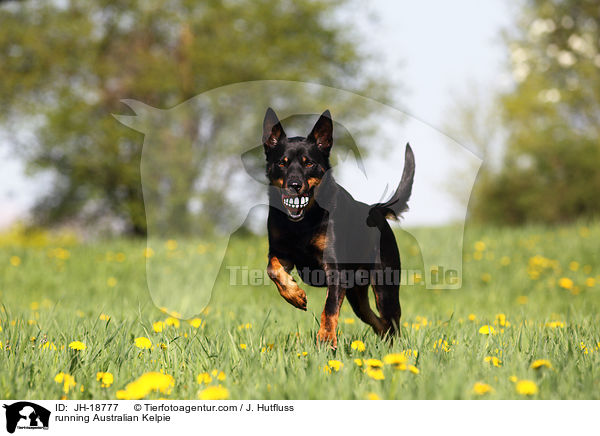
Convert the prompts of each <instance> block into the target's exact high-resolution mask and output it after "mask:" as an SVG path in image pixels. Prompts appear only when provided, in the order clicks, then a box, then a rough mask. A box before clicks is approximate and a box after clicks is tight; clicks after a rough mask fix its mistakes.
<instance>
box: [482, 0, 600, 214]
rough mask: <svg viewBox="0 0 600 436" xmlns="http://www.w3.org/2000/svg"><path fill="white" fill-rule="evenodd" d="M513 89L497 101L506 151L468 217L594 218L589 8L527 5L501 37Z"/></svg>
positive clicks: (597, 30) (593, 38)
mask: <svg viewBox="0 0 600 436" xmlns="http://www.w3.org/2000/svg"><path fill="white" fill-rule="evenodd" d="M505 39H506V42H507V45H508V48H509V49H510V57H511V67H512V73H513V76H514V79H515V86H514V89H511V90H510V91H508V92H505V93H502V94H500V95H499V96H498V99H497V104H498V108H499V111H500V117H501V124H502V127H503V128H504V129H505V130H506V134H507V137H506V144H507V147H506V151H505V156H504V158H503V163H502V166H501V169H500V170H499V171H494V170H493V169H491V168H489V167H488V169H487V171H484V172H483V173H482V175H481V177H480V179H479V180H478V183H477V184H476V186H475V190H474V194H473V201H472V204H471V206H472V207H471V213H472V215H473V217H475V218H478V219H481V220H484V221H493V222H498V223H509V224H519V223H523V222H529V221H533V222H546V223H549V222H562V221H569V220H573V219H575V218H577V217H581V216H594V215H597V214H598V213H599V212H600V203H599V202H598V201H597V200H596V196H597V193H598V192H600V171H598V165H599V163H600V147H599V146H598V145H599V144H600V129H599V127H598V126H600V118H599V114H600V103H599V102H600V74H599V73H600V46H599V44H600V15H599V14H598V3H597V2H596V1H577V0H527V1H525V2H524V4H523V7H522V11H521V16H520V18H519V20H518V24H517V28H516V29H515V31H514V32H511V33H508V34H507V35H506V38H505Z"/></svg>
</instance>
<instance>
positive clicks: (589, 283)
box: [585, 277, 596, 288]
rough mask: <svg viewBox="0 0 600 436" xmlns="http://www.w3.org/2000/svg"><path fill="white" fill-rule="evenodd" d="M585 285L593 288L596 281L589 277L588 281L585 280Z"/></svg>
mask: <svg viewBox="0 0 600 436" xmlns="http://www.w3.org/2000/svg"><path fill="white" fill-rule="evenodd" d="M585 285H586V286H587V287H588V288H593V287H594V286H596V279H595V278H594V277H588V278H587V279H585Z"/></svg>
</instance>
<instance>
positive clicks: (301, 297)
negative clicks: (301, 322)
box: [267, 256, 306, 310]
mask: <svg viewBox="0 0 600 436" xmlns="http://www.w3.org/2000/svg"><path fill="white" fill-rule="evenodd" d="M281 262H283V261H280V260H279V258H277V257H276V256H272V257H271V258H270V259H269V265H268V266H267V274H268V275H269V277H270V278H271V280H273V283H275V286H277V290H278V291H279V293H280V294H281V296H282V297H283V298H284V299H285V301H287V302H288V303H290V304H291V305H292V306H295V307H297V308H298V309H301V310H306V293H305V292H304V291H303V290H302V289H301V288H300V286H298V283H296V281H295V280H294V278H293V277H292V276H291V275H290V274H289V270H290V269H291V268H292V266H291V265H288V264H287V263H286V265H287V266H288V268H287V269H286V268H284V266H283V265H282V263H281Z"/></svg>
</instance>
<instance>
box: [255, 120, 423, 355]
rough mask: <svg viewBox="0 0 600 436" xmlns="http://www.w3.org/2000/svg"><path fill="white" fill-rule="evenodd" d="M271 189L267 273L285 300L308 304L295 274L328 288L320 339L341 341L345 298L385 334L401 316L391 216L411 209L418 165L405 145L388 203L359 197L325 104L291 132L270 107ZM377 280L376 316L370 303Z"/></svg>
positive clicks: (266, 136)
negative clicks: (343, 182) (303, 133)
mask: <svg viewBox="0 0 600 436" xmlns="http://www.w3.org/2000/svg"><path fill="white" fill-rule="evenodd" d="M263 145H264V149H265V154H266V158H267V177H268V178H269V180H270V185H271V186H270V188H269V218H268V231H269V264H268V267H267V272H268V275H269V277H270V278H271V279H272V280H273V282H275V285H276V286H277V289H278V290H279V293H280V294H281V296H282V297H283V298H285V300H286V301H288V302H289V303H290V304H292V305H293V306H296V307H297V308H299V309H302V310H306V293H305V292H304V291H303V290H302V289H301V288H300V287H299V286H298V284H297V283H296V281H295V280H294V279H293V278H292V276H291V275H290V271H291V270H292V269H293V268H294V267H296V269H297V271H298V274H299V275H300V277H301V278H302V280H303V281H304V282H305V283H307V284H309V285H312V286H323V287H325V286H326V287H327V299H326V302H325V308H324V309H323V313H322V315H321V327H320V328H319V332H318V334H317V339H318V341H319V342H328V343H329V344H330V345H331V346H332V347H334V348H335V347H336V346H337V337H336V328H337V323H338V316H339V312H340V307H341V305H342V302H343V300H344V297H346V298H347V299H348V301H349V302H350V305H351V306H352V309H353V310H354V312H355V313H356V315H357V316H358V317H359V318H360V319H361V320H362V321H364V322H366V323H367V324H369V325H370V326H371V327H373V330H375V332H376V333H378V334H379V335H381V336H385V335H386V334H391V333H394V332H396V331H397V329H398V326H399V322H400V300H399V285H400V255H399V253H398V246H397V245H396V240H395V238H394V233H393V232H392V229H391V228H390V225H389V224H388V222H387V221H386V218H392V219H393V218H397V217H398V216H399V214H400V213H401V212H403V211H405V210H407V208H408V206H407V202H408V199H409V197H410V194H411V189H412V183H413V177H414V171H415V164H414V155H413V152H412V150H411V148H410V146H409V145H408V144H407V145H406V157H405V163H404V171H403V173H402V179H401V181H400V185H399V186H398V188H397V189H396V191H395V193H394V194H393V195H392V197H391V199H390V200H389V201H387V202H385V203H378V204H375V205H367V204H364V203H361V202H358V201H356V200H354V199H353V198H352V196H351V195H350V194H349V193H348V192H347V191H345V190H344V189H343V188H342V187H341V186H339V185H338V184H337V183H336V182H335V181H334V179H333V177H332V174H331V166H330V163H329V154H330V151H331V147H332V145H333V122H332V120H331V115H330V113H329V111H325V112H324V113H323V114H322V115H321V117H320V118H319V120H318V121H317V123H316V124H315V126H314V127H313V129H312V131H311V132H310V133H309V134H308V136H307V137H293V138H288V137H287V136H286V134H285V132H284V130H283V128H282V126H281V123H280V122H279V120H278V118H277V115H275V112H274V111H273V110H272V109H271V108H269V109H268V110H267V113H266V115H265V119H264V123H263ZM369 286H372V288H373V291H374V294H375V301H376V305H377V309H378V311H379V315H380V316H377V315H376V314H375V313H374V312H373V310H372V309H371V307H370V305H369V298H368V288H369Z"/></svg>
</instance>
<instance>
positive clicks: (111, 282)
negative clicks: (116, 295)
mask: <svg viewBox="0 0 600 436" xmlns="http://www.w3.org/2000/svg"><path fill="white" fill-rule="evenodd" d="M106 284H107V285H108V286H109V287H111V288H114V287H115V286H117V279H116V278H114V277H109V278H108V279H106Z"/></svg>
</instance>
